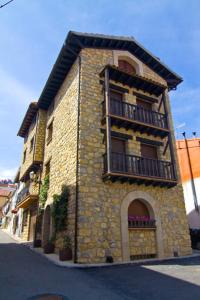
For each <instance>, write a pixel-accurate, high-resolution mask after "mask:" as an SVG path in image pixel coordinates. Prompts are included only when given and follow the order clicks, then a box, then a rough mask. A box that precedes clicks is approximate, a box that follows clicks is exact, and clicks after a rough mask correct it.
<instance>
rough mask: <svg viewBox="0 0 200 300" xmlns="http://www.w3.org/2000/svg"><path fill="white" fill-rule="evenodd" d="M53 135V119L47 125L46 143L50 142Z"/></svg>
mask: <svg viewBox="0 0 200 300" xmlns="http://www.w3.org/2000/svg"><path fill="white" fill-rule="evenodd" d="M52 136H53V121H52V122H51V123H50V124H49V125H48V127H47V143H50V141H51V140H52Z"/></svg>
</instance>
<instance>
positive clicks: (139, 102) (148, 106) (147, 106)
mask: <svg viewBox="0 0 200 300" xmlns="http://www.w3.org/2000/svg"><path fill="white" fill-rule="evenodd" d="M136 103H137V105H138V106H139V107H142V108H144V109H147V110H152V103H150V102H147V101H144V100H141V99H138V98H137V99H136Z"/></svg>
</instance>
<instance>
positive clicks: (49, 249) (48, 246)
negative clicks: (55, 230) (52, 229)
mask: <svg viewBox="0 0 200 300" xmlns="http://www.w3.org/2000/svg"><path fill="white" fill-rule="evenodd" d="M54 249H55V237H52V238H51V239H50V240H49V241H48V242H47V243H46V244H45V245H44V253H45V254H50V253H53V252H54Z"/></svg>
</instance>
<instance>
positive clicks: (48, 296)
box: [28, 294, 69, 300]
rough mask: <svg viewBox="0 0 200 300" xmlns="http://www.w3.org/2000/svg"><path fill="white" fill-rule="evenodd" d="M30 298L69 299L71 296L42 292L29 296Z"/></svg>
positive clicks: (41, 299) (33, 299)
mask: <svg viewBox="0 0 200 300" xmlns="http://www.w3.org/2000/svg"><path fill="white" fill-rule="evenodd" d="M28 300H69V298H67V297H65V296H62V295H55V294H42V295H36V296H33V297H31V298H28Z"/></svg>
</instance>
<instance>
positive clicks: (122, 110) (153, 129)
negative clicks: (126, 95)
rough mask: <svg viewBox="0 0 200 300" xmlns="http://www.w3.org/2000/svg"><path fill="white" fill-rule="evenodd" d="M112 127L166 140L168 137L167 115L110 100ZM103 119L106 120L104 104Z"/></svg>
mask: <svg viewBox="0 0 200 300" xmlns="http://www.w3.org/2000/svg"><path fill="white" fill-rule="evenodd" d="M109 115H110V117H111V125H116V126H118V127H119V128H120V127H123V128H126V129H133V130H134V131H139V132H141V133H147V134H151V135H153V136H160V137H161V138H164V137H165V136H167V135H168V133H169V129H168V127H167V119H166V115H165V114H162V113H159V112H156V111H153V110H148V109H145V108H143V107H141V106H138V105H134V104H130V103H127V102H124V101H120V100H117V99H110V114H109ZM103 117H104V118H103V119H104V120H105V105H104V102H103Z"/></svg>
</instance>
